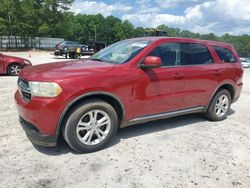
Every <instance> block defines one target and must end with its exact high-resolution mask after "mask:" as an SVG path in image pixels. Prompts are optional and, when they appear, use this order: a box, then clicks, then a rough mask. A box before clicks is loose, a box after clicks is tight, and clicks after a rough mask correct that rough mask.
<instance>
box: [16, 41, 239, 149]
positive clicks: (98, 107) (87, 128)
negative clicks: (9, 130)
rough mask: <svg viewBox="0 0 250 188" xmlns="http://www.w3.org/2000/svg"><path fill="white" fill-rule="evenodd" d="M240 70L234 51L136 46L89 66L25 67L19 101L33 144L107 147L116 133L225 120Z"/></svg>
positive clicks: (220, 46) (105, 53)
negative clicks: (191, 118)
mask: <svg viewBox="0 0 250 188" xmlns="http://www.w3.org/2000/svg"><path fill="white" fill-rule="evenodd" d="M242 75H243V69H242V67H241V63H240V60H239V57H238V55H237V53H236V52H235V50H234V49H233V47H232V46H231V45H229V44H225V43H220V42H212V41H201V40H194V39H185V38H159V37H150V38H135V39H129V40H124V41H121V42H118V43H115V44H113V45H111V46H109V47H107V48H105V49H103V50H102V51H100V52H98V53H97V54H95V55H93V56H92V57H91V58H90V59H88V60H78V61H68V62H61V63H50V64H43V65H38V66H33V67H27V68H25V69H24V70H22V71H21V73H20V75H19V79H18V87H19V89H18V91H17V92H16V94H15V100H16V104H17V110H18V112H19V115H20V122H21V124H22V126H23V128H24V130H25V131H26V133H27V136H28V137H29V138H30V140H31V141H32V142H33V143H35V144H38V145H43V146H55V145H56V143H57V139H58V136H59V135H60V134H62V135H63V137H64V139H65V140H66V142H67V143H68V144H69V146H70V147H71V148H73V149H74V150H76V151H79V152H92V151H96V150H99V149H102V148H103V147H105V146H106V145H107V144H108V143H109V142H110V141H111V139H112V138H113V137H114V135H115V133H116V130H117V128H120V127H126V126H129V125H133V124H138V123H144V122H148V121H152V120H156V119H163V118H168V117H173V116H178V115H183V114H190V113H204V114H205V115H206V116H207V118H208V119H209V120H212V121H220V120H223V119H225V118H226V116H227V114H228V111H229V109H230V106H231V103H232V102H235V101H236V100H237V99H238V98H239V96H240V93H241V90H242Z"/></svg>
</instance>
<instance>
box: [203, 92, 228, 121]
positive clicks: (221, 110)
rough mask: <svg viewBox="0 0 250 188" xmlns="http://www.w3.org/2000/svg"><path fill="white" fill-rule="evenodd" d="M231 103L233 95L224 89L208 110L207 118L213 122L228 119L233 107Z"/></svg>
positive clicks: (218, 93)
mask: <svg viewBox="0 0 250 188" xmlns="http://www.w3.org/2000/svg"><path fill="white" fill-rule="evenodd" d="M231 101H232V99H231V94H230V93H229V92H228V90H225V89H223V90H220V91H219V92H217V93H216V95H215V96H214V98H213V100H212V102H211V103H210V105H209V108H208V110H207V113H206V116H207V118H208V119H209V120H211V121H221V120H224V119H226V117H227V114H228V112H229V110H230V107H231Z"/></svg>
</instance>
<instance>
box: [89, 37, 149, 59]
mask: <svg viewBox="0 0 250 188" xmlns="http://www.w3.org/2000/svg"><path fill="white" fill-rule="evenodd" d="M149 44H150V41H148V40H138V39H130V40H123V41H120V42H117V43H115V44H112V45H111V46H109V47H107V48H104V49H103V50H101V51H99V52H98V53H96V54H94V55H93V56H92V57H91V58H90V59H91V60H97V61H105V62H108V63H114V64H121V63H125V62H128V61H129V60H131V59H132V58H133V57H135V56H136V55H137V54H138V53H139V52H141V51H142V50H143V49H144V48H145V47H146V46H148V45H149Z"/></svg>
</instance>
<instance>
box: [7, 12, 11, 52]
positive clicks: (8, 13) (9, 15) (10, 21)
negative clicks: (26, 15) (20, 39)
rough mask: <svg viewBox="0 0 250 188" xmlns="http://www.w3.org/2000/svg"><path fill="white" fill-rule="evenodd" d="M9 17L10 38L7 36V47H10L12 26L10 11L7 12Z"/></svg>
mask: <svg viewBox="0 0 250 188" xmlns="http://www.w3.org/2000/svg"><path fill="white" fill-rule="evenodd" d="M8 15H9V24H10V36H9V47H11V45H12V25H11V16H10V15H11V11H9V12H8Z"/></svg>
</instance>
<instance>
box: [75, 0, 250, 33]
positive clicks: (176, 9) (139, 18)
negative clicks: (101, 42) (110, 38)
mask: <svg viewBox="0 0 250 188" xmlns="http://www.w3.org/2000/svg"><path fill="white" fill-rule="evenodd" d="M71 11H72V12H74V13H76V14H77V13H82V14H98V13H101V14H102V15H103V16H105V17H106V16H109V15H113V16H117V17H119V18H120V19H122V20H129V21H130V22H131V23H132V24H134V25H135V26H136V27H140V26H142V27H156V26H158V25H161V24H165V25H167V26H169V27H174V28H180V29H182V30H190V31H192V32H199V33H202V34H205V33H211V32H212V33H215V34H217V35H223V34H225V33H229V34H234V35H239V34H250V0H100V1H98V0H87V1H83V0H75V2H74V3H73V5H72V7H71Z"/></svg>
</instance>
